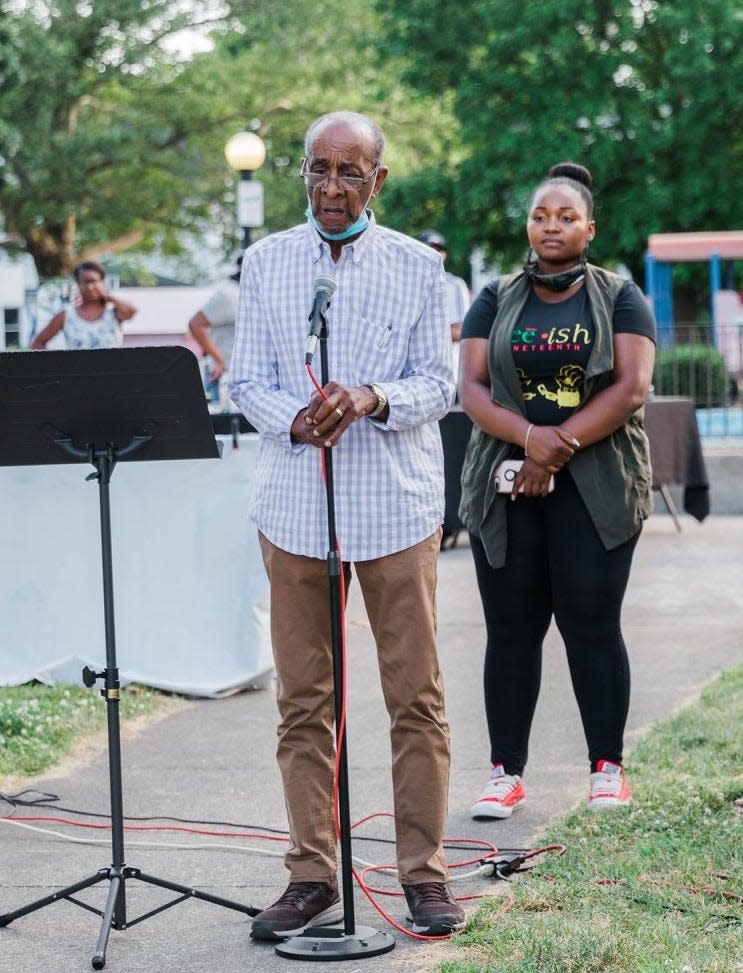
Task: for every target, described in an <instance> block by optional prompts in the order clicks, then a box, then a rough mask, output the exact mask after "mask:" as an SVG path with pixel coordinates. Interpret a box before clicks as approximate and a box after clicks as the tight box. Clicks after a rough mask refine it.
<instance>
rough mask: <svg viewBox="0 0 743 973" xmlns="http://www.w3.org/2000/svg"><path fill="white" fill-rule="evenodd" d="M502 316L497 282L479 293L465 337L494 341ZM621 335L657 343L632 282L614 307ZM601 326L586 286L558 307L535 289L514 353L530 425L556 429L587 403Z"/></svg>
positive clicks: (466, 323) (517, 332) (516, 329)
mask: <svg viewBox="0 0 743 973" xmlns="http://www.w3.org/2000/svg"><path fill="white" fill-rule="evenodd" d="M497 312H498V292H497V282H494V283H492V284H488V285H486V286H485V287H484V288H483V289H482V291H480V293H479V294H478V296H477V297H476V298H475V301H474V302H473V304H472V306H471V307H470V309H469V311H468V312H467V314H466V316H465V319H464V322H463V324H462V338H463V339H464V338H488V337H490V330H491V328H492V326H493V321H494V320H495V316H496V314H497ZM613 328H614V333H615V334H622V333H625V334H626V333H628V332H629V333H632V334H642V335H645V336H646V337H648V338H650V339H651V340H652V341H655V321H654V319H653V315H652V312H651V311H650V308H649V307H648V304H647V301H646V300H645V298H644V297H643V295H642V293H641V291H640V290H639V288H638V287H637V286H636V285H635V284H633V283H632V282H631V281H627V283H626V284H625V285H624V286H623V287H622V289H621V290H620V292H619V294H618V295H617V299H616V302H615V305H614V318H613ZM594 335H595V326H594V323H593V318H592V316H591V309H590V306H589V303H588V294H587V292H586V288H585V287H581V288H580V289H579V290H578V291H577V292H576V293H575V294H573V296H572V297H570V298H568V300H566V301H560V302H559V303H557V304H550V303H547V302H546V301H542V300H540V298H538V297H537V296H536V294H535V293H534V292H533V291H532V293H531V294H530V295H529V297H528V299H527V301H526V304H525V305H524V309H523V311H522V312H521V314H520V316H519V320H518V322H517V323H516V326H515V327H514V329H513V333H512V336H511V337H512V340H511V352H512V354H513V361H514V365H515V366H516V371H517V372H518V376H519V380H520V382H521V390H522V393H523V396H524V403H525V406H526V416H527V418H528V420H529V422H533V423H534V424H535V425H537V426H556V425H559V424H560V423H561V422H563V421H564V420H565V419H567V417H568V416H569V415H571V413H573V412H574V411H575V409H577V407H578V406H579V405H580V403H581V399H582V395H583V381H584V378H585V374H586V366H587V364H588V358H589V355H590V353H591V349H592V347H593V341H594Z"/></svg>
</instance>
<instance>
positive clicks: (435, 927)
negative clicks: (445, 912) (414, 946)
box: [406, 915, 467, 936]
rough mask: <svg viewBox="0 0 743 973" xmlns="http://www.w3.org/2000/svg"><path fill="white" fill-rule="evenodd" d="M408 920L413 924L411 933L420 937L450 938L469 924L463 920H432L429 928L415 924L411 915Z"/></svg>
mask: <svg viewBox="0 0 743 973" xmlns="http://www.w3.org/2000/svg"><path fill="white" fill-rule="evenodd" d="M406 918H407V920H408V922H411V923H413V925H412V929H411V932H415V933H417V934H418V935H419V936H450V935H451V934H452V933H453V932H458V931H459V930H460V929H464V927H465V926H466V924H467V920H466V919H462V920H461V921H460V922H455V921H454V920H453V919H438V920H437V919H432V920H431V922H429V923H428V925H427V926H419V925H417V923H415V922H413V919H412V917H411V916H410V915H408V916H406Z"/></svg>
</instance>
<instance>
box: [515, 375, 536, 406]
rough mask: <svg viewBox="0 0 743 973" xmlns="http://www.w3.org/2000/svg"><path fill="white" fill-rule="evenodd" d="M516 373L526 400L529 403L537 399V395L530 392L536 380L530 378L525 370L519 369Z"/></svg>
mask: <svg viewBox="0 0 743 973" xmlns="http://www.w3.org/2000/svg"><path fill="white" fill-rule="evenodd" d="M516 372H517V374H518V376H519V382H521V394H522V395H523V397H524V399H525V400H526V401H527V402H528V401H529V399H536V397H537V393H536V392H529V391H528V388H529V386H530V385H532V384H533V383H534V379H532V378H530V377H529V376H528V375H527V374H526V372H525V371H524V369H523V368H517V369H516Z"/></svg>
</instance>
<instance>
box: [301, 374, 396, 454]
mask: <svg viewBox="0 0 743 973" xmlns="http://www.w3.org/2000/svg"><path fill="white" fill-rule="evenodd" d="M323 392H324V393H325V396H326V397H325V398H323V397H322V396H321V395H320V394H319V392H315V393H314V395H313V396H312V398H311V399H310V404H309V405H308V406H307V408H306V409H302V410H301V411H300V412H298V413H297V415H296V416H295V418H294V422H293V423H292V427H291V438H292V442H293V443H304V444H306V445H309V446H317V447H318V448H320V449H322V448H324V447H326V446H335V445H336V443H337V442H338V441H339V439H340V438H341V436H342V435H343V433H344V432H345V431H346V429H348V427H349V426H350V425H351V423H353V422H356V421H357V420H358V419H363V418H364V416H367V415H369V413H370V412H373V411H374V409H375V408H376V406H377V397H376V395H374V393H373V392H372V390H371V389H370V388H368V387H367V386H366V385H357V386H353V387H351V388H348V387H346V386H345V385H339V384H338V383H337V382H328V384H327V385H326V386H325V388H324V389H323Z"/></svg>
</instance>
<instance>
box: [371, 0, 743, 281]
mask: <svg viewBox="0 0 743 973" xmlns="http://www.w3.org/2000/svg"><path fill="white" fill-rule="evenodd" d="M377 9H378V10H379V12H380V15H381V17H382V28H383V31H384V35H385V40H384V42H382V43H380V50H381V52H382V56H395V57H402V56H403V52H406V53H405V55H404V56H405V57H406V58H407V63H408V69H407V72H406V74H405V79H406V81H407V82H408V83H409V84H410V85H413V86H415V87H416V88H417V89H418V90H419V91H421V92H423V93H425V94H427V95H438V96H440V97H445V96H447V95H451V96H452V98H453V102H452V110H453V113H454V114H455V116H456V117H457V118H458V119H459V122H460V133H461V138H462V146H461V158H460V160H459V161H458V162H457V163H456V166H455V167H454V170H453V171H451V172H449V173H448V178H447V180H446V194H445V197H444V199H445V202H444V204H443V210H444V214H445V218H446V220H447V221H451V224H452V225H453V226H454V227H456V228H457V229H458V235H459V238H460V240H461V241H462V243H463V244H465V245H467V246H469V245H470V244H475V243H484V244H486V245H487V247H488V249H489V251H490V253H491V255H493V256H495V257H496V258H498V259H499V260H500V262H501V263H502V264H503V265H504V266H510V264H511V263H513V262H514V261H517V260H519V259H521V258H522V257H523V254H524V251H525V233H524V229H523V226H524V218H525V212H526V208H527V206H528V199H529V193H530V191H531V189H532V188H533V187H534V186H535V184H536V183H537V182H538V181H539V180H540V179H541V178H542V177H543V176H544V175H545V174H546V172H547V170H548V169H549V166H550V165H551V164H553V163H554V162H557V161H560V160H563V159H568V158H572V159H575V160H576V161H580V162H582V163H584V164H585V165H587V166H588V167H589V168H590V169H591V171H592V173H593V175H594V187H595V190H596V204H597V208H596V218H597V222H598V229H599V232H598V237H597V240H596V241H595V244H593V245H592V251H594V252H595V259H597V260H599V261H607V262H611V261H622V262H624V263H626V264H627V265H628V266H630V267H631V269H632V270H633V271H634V272H635V274H641V267H642V254H643V252H644V250H645V247H646V240H647V236H648V234H650V233H654V232H673V231H681V230H709V229H733V228H736V227H739V226H740V225H741V222H742V220H743V200H742V199H741V195H740V192H739V191H738V190H737V189H736V183H737V175H736V174H737V173H739V172H740V171H741V161H742V156H743V144H742V142H741V115H742V112H743V109H742V107H741V100H740V96H739V92H738V87H739V86H738V85H737V84H736V83H735V82H734V81H733V79H734V78H736V77H738V78H739V77H741V76H742V75H743V43H742V42H743V12H742V11H741V8H740V5H739V4H737V3H736V2H735V0H706V2H705V3H704V4H702V3H697V2H693V0H663V2H656V0H614V2H607V0H597V2H595V3H591V4H586V3H583V2H578V0H541V2H532V3H520V2H517V0H473V2H470V3H467V4H460V3H455V2H453V0H443V2H440V3H438V4H436V5H435V6H434V5H431V4H429V3H428V2H427V0H377ZM423 178H424V174H422V173H419V174H418V175H417V177H416V179H417V182H418V183H420V181H421V180H422V179H423ZM437 179H438V180H439V181H441V175H440V174H438V175H437V174H436V173H432V174H431V181H432V183H433V184H435V181H436V180H437ZM398 191H400V192H404V187H398Z"/></svg>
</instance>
